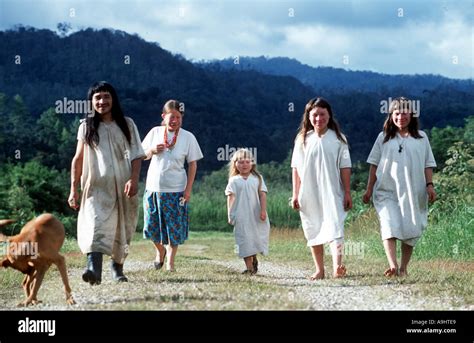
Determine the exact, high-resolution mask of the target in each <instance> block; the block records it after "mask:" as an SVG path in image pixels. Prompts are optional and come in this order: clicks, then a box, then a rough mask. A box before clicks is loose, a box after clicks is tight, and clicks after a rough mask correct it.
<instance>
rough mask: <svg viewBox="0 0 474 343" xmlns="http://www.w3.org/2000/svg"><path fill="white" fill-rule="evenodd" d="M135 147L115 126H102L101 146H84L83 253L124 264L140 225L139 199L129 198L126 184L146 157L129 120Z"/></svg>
mask: <svg viewBox="0 0 474 343" xmlns="http://www.w3.org/2000/svg"><path fill="white" fill-rule="evenodd" d="M126 120H127V124H128V127H129V129H130V135H131V144H129V143H128V141H127V138H126V137H125V135H124V134H123V133H122V130H121V129H120V128H119V126H118V125H117V124H116V123H115V121H113V122H111V123H105V122H101V123H100V125H99V129H98V134H99V145H98V146H94V147H91V146H90V145H88V144H87V143H86V144H85V145H84V157H83V164H82V176H81V190H82V193H81V207H80V210H79V215H78V220H77V240H78V243H79V247H80V248H81V251H82V252H83V253H84V254H85V253H89V252H102V253H104V254H107V255H110V256H112V258H113V260H114V261H116V262H118V263H123V261H124V260H125V258H126V256H127V254H128V245H129V244H130V240H131V238H132V235H133V233H134V232H135V230H136V226H137V221H138V196H137V195H135V196H133V197H132V198H127V196H126V195H125V193H124V188H125V183H126V182H127V181H128V180H129V179H130V176H131V172H132V165H131V162H132V161H133V160H134V159H137V158H142V157H144V156H145V154H144V152H143V149H142V146H141V142H140V135H139V133H138V130H137V127H136V126H135V123H134V122H133V120H132V119H130V118H127V117H126ZM85 136H86V123H85V122H83V123H82V124H81V125H80V126H79V131H78V135H77V139H78V140H82V141H85Z"/></svg>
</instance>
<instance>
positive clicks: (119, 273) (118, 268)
mask: <svg viewBox="0 0 474 343" xmlns="http://www.w3.org/2000/svg"><path fill="white" fill-rule="evenodd" d="M110 269H111V270H112V279H113V280H115V281H117V282H127V281H128V279H127V277H126V276H125V275H123V264H120V263H117V262H115V261H113V260H112V262H111V263H110Z"/></svg>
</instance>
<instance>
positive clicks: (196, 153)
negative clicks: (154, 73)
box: [142, 100, 203, 271]
mask: <svg viewBox="0 0 474 343" xmlns="http://www.w3.org/2000/svg"><path fill="white" fill-rule="evenodd" d="M183 116H184V103H180V102H178V101H177V100H169V101H167V102H166V104H165V105H164V107H163V113H162V115H161V117H162V118H163V122H162V125H161V126H156V127H154V128H153V129H151V130H150V132H149V133H148V134H147V136H146V137H145V139H144V140H143V142H142V147H143V150H144V151H145V153H146V155H147V157H146V159H147V160H148V159H151V162H150V166H149V168H148V173H147V179H146V189H145V194H144V197H143V207H144V229H143V236H144V238H146V239H150V240H151V241H152V242H153V244H154V245H155V249H156V258H155V261H154V266H155V269H157V270H158V269H161V268H162V267H163V265H164V264H165V261H164V260H165V257H166V258H167V261H166V270H168V271H175V267H174V259H175V256H176V252H177V251H178V245H180V244H183V243H184V241H185V240H186V239H187V238H188V232H189V219H188V202H189V199H190V197H191V190H192V187H193V183H194V178H195V176H196V170H197V161H198V160H199V159H201V158H202V157H203V155H202V152H201V149H200V147H199V144H198V142H197V140H196V138H195V137H194V135H193V134H192V133H191V132H189V131H187V130H185V129H183V128H181V124H182V119H183ZM185 162H187V164H188V172H187V174H186V170H185V168H184V163H185Z"/></svg>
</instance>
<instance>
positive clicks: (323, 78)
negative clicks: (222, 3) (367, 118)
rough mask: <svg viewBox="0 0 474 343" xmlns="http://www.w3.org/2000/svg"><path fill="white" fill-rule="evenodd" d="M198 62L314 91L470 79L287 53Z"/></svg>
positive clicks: (425, 86) (424, 87)
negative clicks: (339, 64)
mask: <svg viewBox="0 0 474 343" xmlns="http://www.w3.org/2000/svg"><path fill="white" fill-rule="evenodd" d="M200 64H201V65H207V66H208V67H210V68H214V69H221V68H223V69H230V70H255V71H258V72H261V73H264V74H268V75H279V76H293V77H295V78H297V79H298V80H300V81H301V82H302V83H304V84H306V85H308V86H311V87H312V88H313V89H315V90H316V91H327V90H331V91H338V92H344V91H352V90H363V91H371V92H379V91H384V90H386V89H388V90H391V89H394V88H403V89H404V90H406V91H407V92H408V93H410V94H413V95H421V94H423V92H427V91H428V92H429V91H432V90H433V89H436V88H437V87H439V86H451V87H453V88H454V89H457V90H461V91H468V90H469V89H470V88H471V89H472V80H470V79H467V80H458V79H450V78H447V77H444V76H440V75H432V74H421V75H419V74H417V75H404V74H400V75H389V74H381V73H375V72H371V71H353V70H345V69H343V68H333V67H311V66H309V65H307V64H303V63H301V62H299V61H298V60H296V59H292V58H287V57H272V58H270V57H265V56H259V57H249V56H239V58H238V59H236V58H226V59H223V60H212V61H208V62H201V63H200ZM216 67H217V68H216ZM219 67H221V68H219Z"/></svg>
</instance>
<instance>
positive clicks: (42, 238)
mask: <svg viewBox="0 0 474 343" xmlns="http://www.w3.org/2000/svg"><path fill="white" fill-rule="evenodd" d="M12 222H14V221H13V220H0V227H2V226H5V225H7V224H9V223H12ZM64 237H65V231H64V226H63V224H62V223H61V222H60V221H59V220H58V219H56V218H55V217H54V216H53V215H51V214H49V213H46V214H42V215H40V216H39V217H36V218H35V219H33V220H31V221H29V222H28V223H27V224H26V225H25V226H24V227H23V229H21V231H20V233H19V234H18V235H16V236H11V237H7V236H3V235H0V242H2V241H3V242H6V244H7V245H8V248H7V256H6V258H4V259H3V260H2V261H0V267H5V268H7V267H11V268H14V269H16V270H19V271H20V272H22V273H23V274H25V278H24V279H23V283H22V286H23V289H24V291H25V295H26V299H25V301H23V302H21V303H20V304H18V306H28V305H30V304H33V305H34V304H37V303H39V302H40V301H38V299H36V296H37V294H38V290H39V288H40V287H41V283H42V281H43V277H44V274H45V273H46V271H47V270H48V269H49V267H50V266H51V264H52V263H54V264H55V265H56V266H57V267H58V269H59V272H60V273H61V278H62V280H63V284H64V290H65V292H66V302H67V303H68V304H70V305H73V304H75V301H74V299H73V297H72V295H71V287H70V286H69V280H68V277H67V271H66V262H65V260H64V257H63V256H62V255H60V254H59V250H60V249H61V247H62V245H63V242H64ZM4 244H5V243H4Z"/></svg>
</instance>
